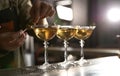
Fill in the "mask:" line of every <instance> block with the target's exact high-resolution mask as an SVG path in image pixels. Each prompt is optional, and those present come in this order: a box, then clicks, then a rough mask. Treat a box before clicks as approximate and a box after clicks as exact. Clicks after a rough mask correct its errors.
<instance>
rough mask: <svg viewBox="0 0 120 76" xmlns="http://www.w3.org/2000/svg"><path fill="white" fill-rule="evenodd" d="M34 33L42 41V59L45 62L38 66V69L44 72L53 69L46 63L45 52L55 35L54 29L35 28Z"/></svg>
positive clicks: (51, 27)
mask: <svg viewBox="0 0 120 76" xmlns="http://www.w3.org/2000/svg"><path fill="white" fill-rule="evenodd" d="M33 29H34V32H35V34H36V36H37V37H38V38H39V39H41V40H43V41H44V43H43V44H44V49H45V51H44V58H45V62H44V64H43V65H40V66H38V69H42V70H45V71H49V70H51V69H52V68H53V67H52V65H51V64H49V63H48V58H47V50H48V41H49V40H51V39H52V38H53V37H55V35H56V31H57V29H56V27H54V26H35V27H34V28H33Z"/></svg>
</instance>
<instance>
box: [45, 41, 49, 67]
mask: <svg viewBox="0 0 120 76" xmlns="http://www.w3.org/2000/svg"><path fill="white" fill-rule="evenodd" d="M44 48H45V51H44V58H45V62H44V65H47V64H49V63H48V58H47V57H48V54H47V49H48V42H47V41H44Z"/></svg>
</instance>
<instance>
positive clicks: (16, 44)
mask: <svg viewBox="0 0 120 76" xmlns="http://www.w3.org/2000/svg"><path fill="white" fill-rule="evenodd" d="M25 39H26V34H24V33H23V34H22V35H21V36H20V37H19V38H17V39H16V40H14V41H12V42H11V46H10V47H12V48H17V47H20V46H21V45H22V44H23V43H24V41H25Z"/></svg>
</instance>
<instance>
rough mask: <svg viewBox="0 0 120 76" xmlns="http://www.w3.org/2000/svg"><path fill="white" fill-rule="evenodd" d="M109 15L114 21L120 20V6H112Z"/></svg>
mask: <svg viewBox="0 0 120 76" xmlns="http://www.w3.org/2000/svg"><path fill="white" fill-rule="evenodd" d="M107 17H108V19H109V20H110V21H112V22H118V21H120V8H111V9H110V10H108V12H107Z"/></svg>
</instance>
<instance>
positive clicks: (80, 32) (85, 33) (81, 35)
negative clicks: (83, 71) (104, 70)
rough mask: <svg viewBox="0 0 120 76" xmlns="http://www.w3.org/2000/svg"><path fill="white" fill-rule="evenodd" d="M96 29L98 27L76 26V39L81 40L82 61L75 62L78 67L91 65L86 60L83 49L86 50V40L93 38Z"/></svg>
mask: <svg viewBox="0 0 120 76" xmlns="http://www.w3.org/2000/svg"><path fill="white" fill-rule="evenodd" d="M95 27H96V26H80V25H77V26H76V28H75V29H76V32H75V35H74V37H75V38H76V39H78V40H79V43H80V47H81V50H80V59H79V60H78V61H75V62H74V63H75V64H76V65H79V66H84V65H88V64H89V62H88V61H87V60H86V59H84V50H83V48H84V44H85V40H86V39H88V38H89V37H90V36H91V34H92V32H93V30H94V29H95Z"/></svg>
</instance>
